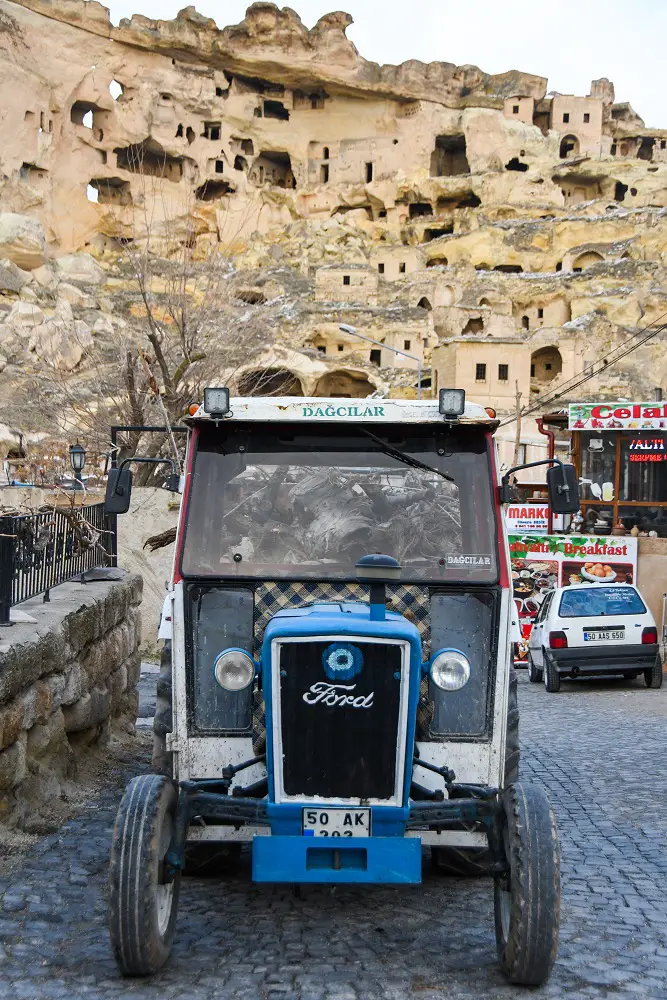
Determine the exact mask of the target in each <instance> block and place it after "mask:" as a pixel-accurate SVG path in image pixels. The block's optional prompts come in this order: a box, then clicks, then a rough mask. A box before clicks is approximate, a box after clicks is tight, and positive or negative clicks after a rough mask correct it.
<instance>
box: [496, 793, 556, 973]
mask: <svg viewBox="0 0 667 1000" xmlns="http://www.w3.org/2000/svg"><path fill="white" fill-rule="evenodd" d="M502 805H503V845H504V853H505V857H506V860H507V864H508V868H509V871H507V872H505V873H503V874H501V875H497V876H496V879H495V885H494V916H495V926H496V945H497V949H498V958H499V959H500V965H501V968H502V970H503V972H504V974H505V976H506V977H507V978H508V979H509V981H510V982H511V983H518V984H520V985H522V986H541V985H542V983H544V982H545V980H546V979H547V978H548V977H549V973H550V972H551V969H552V968H553V964H554V962H555V960H556V954H557V952H558V929H559V921H560V852H559V846H558V833H557V831H556V820H555V818H554V814H553V810H552V809H551V806H550V804H549V799H548V798H547V795H546V792H545V791H544V790H543V789H542V788H541V786H540V785H537V784H532V783H518V784H516V785H510V786H509V788H506V789H505V791H504V792H503V796H502Z"/></svg>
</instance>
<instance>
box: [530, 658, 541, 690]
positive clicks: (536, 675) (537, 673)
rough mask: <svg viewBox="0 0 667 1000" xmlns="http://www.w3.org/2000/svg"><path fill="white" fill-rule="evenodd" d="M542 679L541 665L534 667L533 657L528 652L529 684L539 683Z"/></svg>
mask: <svg viewBox="0 0 667 1000" xmlns="http://www.w3.org/2000/svg"><path fill="white" fill-rule="evenodd" d="M543 679H544V671H543V670H542V669H541V667H536V666H535V664H534V663H533V658H532V656H531V655H530V653H529V654H528V680H529V681H530V683H531V684H541V683H542V681H543Z"/></svg>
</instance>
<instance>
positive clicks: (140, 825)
mask: <svg viewBox="0 0 667 1000" xmlns="http://www.w3.org/2000/svg"><path fill="white" fill-rule="evenodd" d="M176 801H177V797H176V790H175V788H174V785H173V783H172V782H171V781H169V780H168V779H167V778H164V777H162V776H161V775H158V774H142V775H141V776H140V777H138V778H133V779H132V781H131V782H130V783H129V785H128V786H127V788H126V790H125V794H124V795H123V798H122V800H121V803H120V806H119V807H118V814H117V816H116V823H115V825H114V829H113V838H112V844H111V862H110V866H109V930H110V933H111V946H112V948H113V953H114V956H115V959H116V962H117V963H118V967H119V968H120V971H121V972H122V973H123V975H125V976H150V975H152V974H153V973H155V972H157V971H158V970H159V969H161V968H162V966H163V965H164V964H165V962H166V961H167V959H168V958H169V953H170V951H171V945H172V941H173V938H174V929H175V926H176V911H177V909H178V894H179V889H180V872H177V873H176V875H175V877H174V878H173V879H170V878H169V877H168V875H167V869H166V865H165V856H166V854H167V851H168V849H169V843H170V841H171V836H172V830H173V824H174V814H175V811H176Z"/></svg>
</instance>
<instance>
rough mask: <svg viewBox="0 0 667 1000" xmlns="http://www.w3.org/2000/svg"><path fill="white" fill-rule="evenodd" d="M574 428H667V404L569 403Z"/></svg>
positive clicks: (587, 429) (570, 425) (579, 429)
mask: <svg viewBox="0 0 667 1000" xmlns="http://www.w3.org/2000/svg"><path fill="white" fill-rule="evenodd" d="M568 428H569V430H571V431H584V430H586V431H595V430H598V431H603V430H631V431H632V430H667V403H656V402H655V400H654V401H653V402H652V403H570V407H569V414H568Z"/></svg>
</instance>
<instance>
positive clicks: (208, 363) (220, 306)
mask: <svg viewBox="0 0 667 1000" xmlns="http://www.w3.org/2000/svg"><path fill="white" fill-rule="evenodd" d="M132 155H133V157H134V159H132V158H130V159H128V164H127V168H128V169H132V170H133V171H134V172H136V173H138V174H139V175H140V176H141V178H142V185H141V188H140V191H139V193H138V194H135V199H134V202H133V203H132V204H131V205H129V206H128V205H127V204H126V203H118V204H117V205H112V206H111V207H110V211H111V212H112V215H113V217H114V219H115V224H116V225H115V230H116V232H117V233H118V237H117V239H118V246H119V251H120V252H119V257H118V259H117V261H116V262H115V265H114V272H115V276H117V277H118V278H120V279H121V280H122V282H123V283H124V285H125V286H126V288H127V291H126V292H124V295H123V298H124V300H125V301H124V305H125V308H126V314H125V316H123V317H119V316H116V317H115V322H113V324H112V325H113V333H111V332H110V331H109V330H107V331H106V332H105V333H104V334H102V335H98V336H95V337H94V338H93V340H92V343H91V342H90V338H89V337H88V338H87V337H85V336H83V335H82V334H81V333H80V332H79V331H78V330H77V329H76V324H75V325H74V328H73V329H71V330H66V331H64V333H65V335H66V337H67V339H68V341H69V344H70V347H71V346H73V345H77V344H78V346H79V348H80V354H81V361H80V363H79V364H78V365H77V368H76V370H75V371H74V372H72V371H64V370H61V369H60V368H59V367H58V364H57V363H56V362H55V361H54V360H53V359H52V358H49V356H48V355H45V356H43V357H41V358H39V359H35V360H34V361H33V362H31V363H29V364H28V365H27V366H24V373H25V375H27V376H28V378H29V380H30V382H31V383H32V385H33V386H34V388H35V390H36V395H35V394H33V395H30V394H28V395H27V396H26V397H24V398H23V399H22V400H20V401H19V403H18V410H19V414H23V415H24V419H23V421H22V422H24V423H26V424H27V425H28V426H31V427H36V426H42V425H43V424H44V419H45V418H46V420H47V421H48V422H51V426H52V427H53V428H54V429H57V431H58V432H59V433H61V434H62V435H63V436H65V437H66V436H68V435H70V436H71V435H72V434H73V433H79V434H81V435H85V436H86V440H87V443H88V445H89V446H92V448H93V450H96V451H97V452H99V453H104V452H107V451H108V450H109V447H110V443H109V434H108V429H109V426H110V425H111V424H124V425H132V426H139V425H146V424H153V425H166V426H172V425H175V424H178V423H179V422H180V421H181V420H182V418H183V416H184V414H185V413H186V412H187V408H188V405H189V404H190V403H191V402H193V401H199V400H200V399H201V397H202V393H203V387H204V386H205V385H207V384H211V382H214V381H215V380H216V379H217V378H220V377H221V375H223V374H224V375H225V377H226V381H227V384H230V382H232V383H233V381H234V378H235V373H237V372H238V371H239V369H240V368H242V367H243V366H246V365H247V364H248V363H249V362H250V361H251V360H252V358H253V356H254V355H256V354H258V353H259V352H260V351H262V350H263V349H265V348H266V347H267V346H268V345H269V344H270V342H271V340H272V339H273V338H272V336H271V333H270V329H269V328H268V325H267V319H268V318H269V315H271V313H272V309H271V306H270V305H269V307H268V308H267V305H266V303H265V302H264V297H263V296H262V295H261V294H257V295H252V294H249V293H248V290H247V288H244V285H247V283H248V282H247V278H246V279H244V277H243V275H242V274H239V272H238V271H237V270H236V269H235V267H234V265H233V263H232V255H231V252H230V244H233V243H234V240H235V237H236V236H237V235H238V228H239V227H240V226H242V225H243V224H244V222H245V221H246V220H245V219H244V218H242V217H240V216H239V217H238V224H237V226H236V231H234V227H233V226H231V227H230V226H229V225H226V226H225V227H224V228H226V230H227V233H226V239H225V242H223V241H221V240H220V239H219V238H217V237H219V235H220V233H219V232H218V234H217V236H216V234H211V232H210V226H211V210H210V207H209V208H208V214H206V213H205V211H204V209H203V208H202V206H201V204H200V203H199V202H198V201H197V198H196V197H195V193H193V191H192V189H191V188H189V193H188V194H187V195H185V196H182V197H181V198H180V201H179V199H178V198H174V197H172V196H171V195H172V191H171V185H172V182H171V181H169V180H168V179H166V178H167V176H168V174H167V160H166V158H165V159H164V162H163V164H162V168H161V169H160V166H159V163H158V167H157V169H156V165H155V160H154V158H153V159H151V160H150V162H149V163H148V164H147V165H146V161H145V160H144V156H145V151H144V149H143V148H139V147H136V148H135V151H134V153H133V154H132ZM184 187H185V185H181V184H179V185H178V190H182V189H183V188H184ZM99 191H100V193H101V194H103V193H104V192H103V189H102V188H99ZM198 191H201V188H200V189H198ZM215 215H216V218H218V219H223V221H224V218H225V216H226V212H225V208H224V207H223V208H222V209H217V211H216V213H215ZM274 305H277V303H276V304H274ZM24 384H25V382H24ZM13 413H14V422H16V407H14V411H13ZM139 450H141V452H142V454H144V455H148V456H151V457H157V456H159V455H169V456H170V457H172V458H174V459H175V460H176V461H177V463H178V462H179V461H180V457H181V456H180V455H179V449H178V446H177V443H176V439H175V438H174V436H173V435H167V436H166V437H165V436H163V435H151V436H150V437H149V436H146V435H142V432H140V431H133V432H128V433H127V434H125V435H124V436H123V438H122V441H121V446H120V450H119V454H118V456H117V457H118V458H121V459H122V458H124V457H128V456H130V455H133V454H136V453H137V452H138V451H139ZM154 469H155V467H153V466H144V467H142V468H141V469H140V470H137V481H138V482H145V481H150V480H151V476H154V475H155V473H154ZM161 471H162V470H160V472H158V475H160V474H161Z"/></svg>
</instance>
